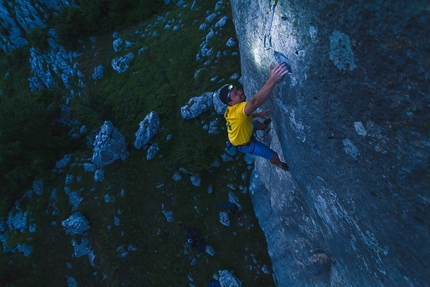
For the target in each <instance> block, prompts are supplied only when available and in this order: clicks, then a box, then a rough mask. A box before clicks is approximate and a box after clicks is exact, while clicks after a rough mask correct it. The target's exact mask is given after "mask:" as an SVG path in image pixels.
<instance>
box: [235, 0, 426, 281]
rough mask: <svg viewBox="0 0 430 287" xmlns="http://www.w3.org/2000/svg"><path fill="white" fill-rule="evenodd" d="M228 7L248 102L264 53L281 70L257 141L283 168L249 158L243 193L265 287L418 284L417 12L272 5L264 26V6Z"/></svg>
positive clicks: (352, 5)
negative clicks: (260, 242) (279, 60)
mask: <svg viewBox="0 0 430 287" xmlns="http://www.w3.org/2000/svg"><path fill="white" fill-rule="evenodd" d="M273 3H274V1H271V4H273ZM231 4H232V9H233V18H234V19H233V21H234V24H235V27H236V32H237V37H238V40H239V45H240V51H241V61H242V76H243V84H244V91H245V93H246V94H247V96H248V98H249V97H250V96H252V95H253V94H254V93H255V92H257V91H258V89H259V88H260V87H261V86H262V85H263V84H264V82H265V81H266V80H267V78H268V75H269V72H268V67H269V63H270V62H271V61H272V58H273V53H274V51H278V52H280V53H282V54H284V55H285V56H286V57H287V58H288V59H289V61H290V63H291V66H292V70H293V73H292V74H291V75H289V76H287V77H286V78H285V80H284V81H283V83H282V84H281V85H279V86H278V87H277V88H275V90H274V92H273V94H272V96H271V99H270V101H269V102H268V103H267V104H266V108H270V109H271V111H272V112H271V114H272V118H273V129H272V131H271V132H270V134H269V135H268V136H267V137H266V138H265V140H266V142H267V143H269V144H271V146H272V147H273V148H274V149H275V150H277V151H279V154H280V155H281V157H282V158H284V159H285V160H286V161H287V162H288V164H289V166H290V168H291V173H290V174H286V173H285V172H282V171H280V170H278V169H275V168H273V167H272V166H270V165H269V164H268V163H267V161H265V160H261V159H258V160H257V161H256V172H255V174H254V177H253V180H252V186H251V187H252V191H253V201H254V205H255V210H256V213H257V216H258V217H259V220H260V224H261V225H262V228H263V230H264V231H265V233H266V237H267V241H268V246H269V253H270V255H271V258H272V263H273V269H274V272H275V278H276V279H277V282H278V286H329V285H332V286H425V285H426V284H428V282H430V267H429V266H430V264H429V263H430V262H429V261H430V259H429V258H430V250H429V246H430V241H429V226H428V222H429V220H430V214H429V210H430V209H429V190H430V176H429V170H430V160H429V151H430V138H429V137H430V129H429V127H430V119H429V118H430V116H429V115H430V113H429V107H430V106H429V104H430V94H429V91H430V89H429V77H430V73H429V72H430V60H429V59H430V43H429V40H428V35H429V34H430V33H429V32H430V31H429V30H430V25H429V7H428V5H427V6H426V5H424V4H423V2H421V1H412V2H411V1H409V2H408V3H406V2H405V1H396V0H394V1H389V2H385V1H337V2H336V1H335V2H333V1H324V0H322V1H321V0H318V1H316V0H315V1H314V0H308V1H298V0H289V1H279V2H277V6H276V7H274V13H273V21H272V25H271V27H270V19H271V14H272V12H271V11H272V10H271V9H272V8H271V6H269V1H263V0H257V1H244V0H232V1H231ZM269 29H270V37H271V45H269V44H270V43H268V41H267V39H268V38H269V33H268V31H269ZM265 38H266V42H265ZM265 44H266V45H265Z"/></svg>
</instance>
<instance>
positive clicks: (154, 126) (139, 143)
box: [134, 111, 160, 149]
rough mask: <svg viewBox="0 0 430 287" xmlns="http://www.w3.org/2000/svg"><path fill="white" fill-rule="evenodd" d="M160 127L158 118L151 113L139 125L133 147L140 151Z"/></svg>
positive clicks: (155, 114) (153, 112) (155, 113)
mask: <svg viewBox="0 0 430 287" xmlns="http://www.w3.org/2000/svg"><path fill="white" fill-rule="evenodd" d="M159 127H160V117H159V116H158V114H157V112H155V111H152V112H150V113H149V114H147V115H146V117H145V118H144V119H143V121H141V122H140V123H139V130H138V131H137V132H136V133H135V136H136V140H135V141H134V147H135V148H137V149H141V148H142V147H143V146H144V145H146V144H147V143H149V141H150V140H151V139H152V138H153V137H154V136H155V134H156V133H157V132H158V129H159Z"/></svg>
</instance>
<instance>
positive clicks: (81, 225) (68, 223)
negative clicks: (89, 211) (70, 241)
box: [61, 212, 90, 234]
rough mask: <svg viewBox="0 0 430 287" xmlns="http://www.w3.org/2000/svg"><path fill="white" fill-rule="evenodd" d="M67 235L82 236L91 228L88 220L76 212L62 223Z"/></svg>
mask: <svg viewBox="0 0 430 287" xmlns="http://www.w3.org/2000/svg"><path fill="white" fill-rule="evenodd" d="M61 224H62V225H63V227H64V230H65V231H66V234H82V233H83V232H84V231H85V230H87V229H88V228H90V224H89V223H88V220H87V219H86V218H85V217H84V216H83V215H82V213H80V212H75V213H73V214H72V215H70V217H69V218H67V219H66V220H64V221H63V222H62V223H61Z"/></svg>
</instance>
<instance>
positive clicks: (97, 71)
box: [91, 65, 105, 80]
mask: <svg viewBox="0 0 430 287" xmlns="http://www.w3.org/2000/svg"><path fill="white" fill-rule="evenodd" d="M104 69H105V68H104V67H103V65H99V66H97V67H95V68H94V73H93V74H92V75H91V78H93V80H99V79H103V77H104V75H103V71H104Z"/></svg>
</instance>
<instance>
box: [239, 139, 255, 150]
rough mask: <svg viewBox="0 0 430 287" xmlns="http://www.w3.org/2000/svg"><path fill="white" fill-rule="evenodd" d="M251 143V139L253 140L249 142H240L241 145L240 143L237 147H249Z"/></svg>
mask: <svg viewBox="0 0 430 287" xmlns="http://www.w3.org/2000/svg"><path fill="white" fill-rule="evenodd" d="M251 143H252V140H251V141H249V142H247V143H244V144H240V145H238V146H237V147H240V148H247V147H249V146H250V145H251Z"/></svg>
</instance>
